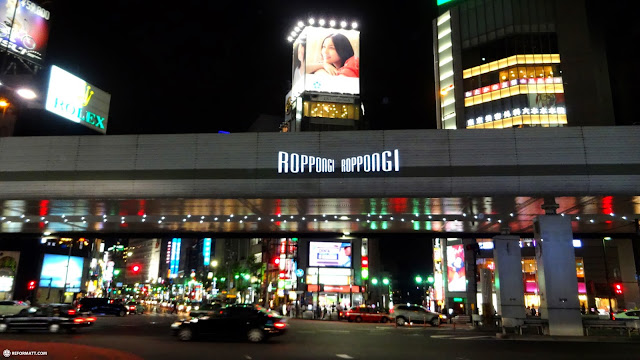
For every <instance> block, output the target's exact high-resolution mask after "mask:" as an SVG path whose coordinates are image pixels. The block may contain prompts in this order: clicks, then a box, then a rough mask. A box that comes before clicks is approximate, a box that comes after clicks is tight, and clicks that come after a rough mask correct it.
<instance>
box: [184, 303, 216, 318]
mask: <svg viewBox="0 0 640 360" xmlns="http://www.w3.org/2000/svg"><path fill="white" fill-rule="evenodd" d="M222 307H223V305H222V304H220V303H213V304H203V305H199V306H197V307H192V308H191V311H189V316H191V317H192V318H201V317H203V316H213V315H215V314H217V313H218V312H219V311H220V310H221V309H222Z"/></svg>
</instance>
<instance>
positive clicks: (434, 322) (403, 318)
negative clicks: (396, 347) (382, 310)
mask: <svg viewBox="0 0 640 360" xmlns="http://www.w3.org/2000/svg"><path fill="white" fill-rule="evenodd" d="M389 315H390V316H391V317H392V318H393V319H394V320H395V322H396V324H397V325H398V326H403V325H405V324H407V323H419V324H431V326H440V323H441V321H442V319H443V318H444V315H442V314H438V313H435V312H432V311H429V310H428V309H427V308H426V307H424V306H421V305H411V304H402V305H394V306H393V308H392V309H391V311H389Z"/></svg>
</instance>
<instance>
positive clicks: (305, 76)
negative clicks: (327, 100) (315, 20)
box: [291, 26, 360, 96]
mask: <svg viewBox="0 0 640 360" xmlns="http://www.w3.org/2000/svg"><path fill="white" fill-rule="evenodd" d="M291 89H292V95H293V96H298V95H299V94H300V93H302V92H303V91H313V92H326V93H339V94H359V93H360V32H359V31H357V30H346V29H334V28H322V27H313V26H308V27H306V28H305V29H304V30H303V31H302V33H300V35H299V36H298V38H297V39H296V41H295V42H294V43H293V67H292V82H291Z"/></svg>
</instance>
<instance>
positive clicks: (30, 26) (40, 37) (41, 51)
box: [0, 0, 50, 66]
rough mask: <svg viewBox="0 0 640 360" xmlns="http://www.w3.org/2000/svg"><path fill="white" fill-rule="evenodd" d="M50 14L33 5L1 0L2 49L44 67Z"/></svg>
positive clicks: (0, 35) (31, 2) (0, 45)
mask: <svg viewBox="0 0 640 360" xmlns="http://www.w3.org/2000/svg"><path fill="white" fill-rule="evenodd" d="M49 17H50V14H49V11H48V10H46V9H44V8H43V7H41V6H39V5H37V4H36V3H34V2H33V1H25V0H21V1H18V0H0V47H2V48H4V49H7V48H8V51H9V52H10V53H12V54H14V55H16V56H19V57H20V58H22V59H24V60H27V61H30V62H32V63H34V64H37V65H40V66H42V64H43V62H44V55H45V52H46V50H47V41H49Z"/></svg>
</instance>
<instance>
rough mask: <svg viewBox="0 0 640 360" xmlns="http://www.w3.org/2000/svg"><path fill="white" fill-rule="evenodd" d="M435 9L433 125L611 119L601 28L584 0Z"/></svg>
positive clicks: (514, 0)
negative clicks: (437, 12)
mask: <svg viewBox="0 0 640 360" xmlns="http://www.w3.org/2000/svg"><path fill="white" fill-rule="evenodd" d="M439 10H440V11H439V13H440V15H439V16H438V18H437V19H435V20H434V21H433V44H434V57H435V68H434V71H435V86H436V95H437V96H436V105H437V106H436V113H437V121H438V128H440V129H465V128H466V129H487V128H490V129H497V128H520V127H560V126H592V125H605V126H608V125H613V124H614V111H613V102H612V95H611V88H610V85H609V84H610V82H609V74H608V70H607V58H606V53H605V44H604V40H603V37H602V34H601V30H602V29H600V28H598V22H597V21H592V20H591V19H592V18H593V17H594V16H593V15H591V14H589V8H588V6H587V5H586V2H585V1H584V0H569V1H552V0H533V1H529V0H526V1H525V0H468V1H450V2H446V4H444V5H442V6H440V7H439ZM595 17H597V16H595Z"/></svg>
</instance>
